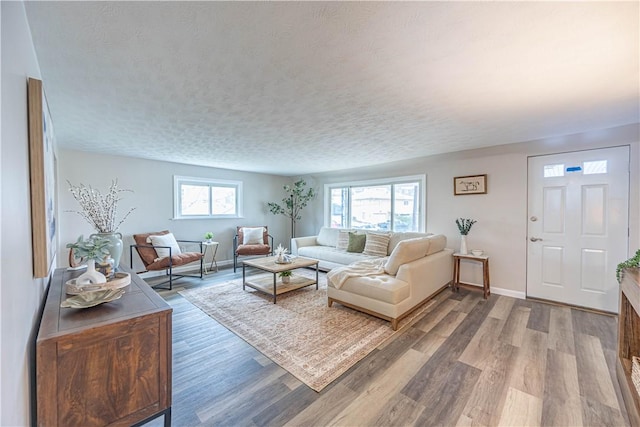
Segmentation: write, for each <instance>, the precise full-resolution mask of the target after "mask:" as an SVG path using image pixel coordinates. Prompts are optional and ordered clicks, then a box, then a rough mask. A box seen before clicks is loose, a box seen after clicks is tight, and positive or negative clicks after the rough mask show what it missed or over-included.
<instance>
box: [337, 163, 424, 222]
mask: <svg viewBox="0 0 640 427" xmlns="http://www.w3.org/2000/svg"><path fill="white" fill-rule="evenodd" d="M386 181H387V182H385V180H379V181H376V182H374V181H367V182H366V183H363V182H357V183H343V184H335V185H327V186H326V187H325V188H326V194H328V198H327V200H326V201H325V218H327V219H328V220H329V224H330V227H333V228H354V229H364V230H379V231H421V229H422V224H424V222H425V221H424V201H423V200H422V198H423V197H424V196H423V191H424V185H425V178H424V176H414V177H405V178H392V179H388V180H386Z"/></svg>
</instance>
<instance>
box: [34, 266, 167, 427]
mask: <svg viewBox="0 0 640 427" xmlns="http://www.w3.org/2000/svg"><path fill="white" fill-rule="evenodd" d="M81 273H82V271H80V272H78V271H66V269H58V270H56V272H55V273H54V276H53V278H52V281H51V285H50V288H49V293H48V295H47V299H46V302H45V307H44V312H43V315H42V321H41V324H40V329H39V331H38V337H37V340H36V395H37V425H38V426H46V427H52V426H107V425H108V426H131V425H135V424H139V423H143V422H146V421H148V420H151V419H153V418H156V417H159V416H162V415H164V424H165V426H169V425H171V313H172V311H173V310H172V309H171V307H170V306H169V305H168V304H167V303H166V302H165V301H164V300H163V299H162V298H161V297H160V296H159V295H158V294H157V293H156V292H155V291H154V290H152V289H151V288H150V287H149V286H148V285H147V284H146V283H145V282H144V281H143V280H142V279H140V278H139V277H138V276H137V275H136V274H134V273H131V284H130V285H128V286H127V287H125V288H124V289H125V294H124V295H123V296H122V297H121V298H120V299H118V300H115V301H112V302H109V303H105V304H101V305H98V306H95V307H91V308H86V309H75V308H61V307H60V303H61V302H62V301H64V300H65V299H66V298H67V297H68V296H67V295H66V293H65V292H64V284H65V282H66V281H67V280H70V279H72V278H75V277H77V276H78V275H79V274H81Z"/></svg>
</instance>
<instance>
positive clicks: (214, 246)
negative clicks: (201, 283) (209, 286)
mask: <svg viewBox="0 0 640 427" xmlns="http://www.w3.org/2000/svg"><path fill="white" fill-rule="evenodd" d="M202 246H203V247H204V250H203V251H202V259H203V261H204V274H209V273H210V272H211V271H212V270H213V265H214V264H215V266H216V271H218V261H216V253H218V246H220V243H219V242H202ZM209 247H211V250H212V251H213V255H211V264H210V265H209V270H207V262H206V257H207V250H208V249H209Z"/></svg>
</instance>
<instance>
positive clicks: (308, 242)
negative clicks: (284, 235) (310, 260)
mask: <svg viewBox="0 0 640 427" xmlns="http://www.w3.org/2000/svg"><path fill="white" fill-rule="evenodd" d="M316 237H317V236H306V237H294V238H293V239H291V254H292V255H298V248H302V247H304V246H317V245H318V241H317V240H316Z"/></svg>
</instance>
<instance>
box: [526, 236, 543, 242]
mask: <svg viewBox="0 0 640 427" xmlns="http://www.w3.org/2000/svg"><path fill="white" fill-rule="evenodd" d="M529 240H531V241H532V242H540V241H541V240H542V239H541V238H539V237H532V238H530V239H529Z"/></svg>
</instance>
